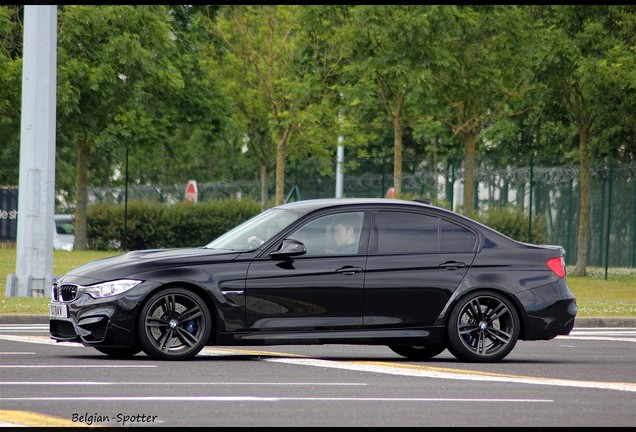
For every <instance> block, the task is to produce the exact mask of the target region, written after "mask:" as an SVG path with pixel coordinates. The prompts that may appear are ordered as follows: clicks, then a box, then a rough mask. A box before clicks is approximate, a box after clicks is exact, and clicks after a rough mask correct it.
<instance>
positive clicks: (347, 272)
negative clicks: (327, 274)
mask: <svg viewBox="0 0 636 432" xmlns="http://www.w3.org/2000/svg"><path fill="white" fill-rule="evenodd" d="M361 271H362V267H354V266H344V267H340V268H339V269H338V270H336V273H341V274H345V275H352V274H354V273H358V272H361Z"/></svg>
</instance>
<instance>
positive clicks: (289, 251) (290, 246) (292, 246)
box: [269, 239, 307, 258]
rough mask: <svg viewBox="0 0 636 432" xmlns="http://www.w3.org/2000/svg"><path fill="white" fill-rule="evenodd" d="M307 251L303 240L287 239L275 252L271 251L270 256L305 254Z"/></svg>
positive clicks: (285, 256)
mask: <svg viewBox="0 0 636 432" xmlns="http://www.w3.org/2000/svg"><path fill="white" fill-rule="evenodd" d="M306 253H307V248H306V247H305V245H304V243H303V242H300V241H298V240H294V239H285V240H283V243H282V244H281V245H280V248H279V249H278V250H276V251H274V252H271V253H270V254H269V256H271V257H272V258H281V257H283V258H287V257H293V256H299V255H304V254H306Z"/></svg>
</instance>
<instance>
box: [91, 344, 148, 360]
mask: <svg viewBox="0 0 636 432" xmlns="http://www.w3.org/2000/svg"><path fill="white" fill-rule="evenodd" d="M93 348H95V349H96V350H97V351H99V352H100V353H102V354H106V355H108V356H110V357H113V358H119V359H124V358H129V357H132V356H134V355H135V354H137V353H140V352H141V348H139V347H138V346H131V347H126V348H112V347H93Z"/></svg>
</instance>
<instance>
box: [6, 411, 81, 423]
mask: <svg viewBox="0 0 636 432" xmlns="http://www.w3.org/2000/svg"><path fill="white" fill-rule="evenodd" d="M0 419H2V420H0V426H3V425H4V424H6V426H8V427H20V426H26V427H33V426H47V427H68V426H75V427H84V426H86V427H88V426H87V425H85V424H82V423H77V422H73V421H71V420H65V419H61V418H59V417H53V416H48V415H44V414H39V413H33V412H29V411H16V410H0Z"/></svg>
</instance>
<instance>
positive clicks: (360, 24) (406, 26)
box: [344, 5, 444, 198]
mask: <svg viewBox="0 0 636 432" xmlns="http://www.w3.org/2000/svg"><path fill="white" fill-rule="evenodd" d="M443 12H444V10H443V8H441V7H436V6H414V5H408V6H353V7H352V8H351V22H350V25H349V26H348V27H346V28H345V29H344V31H345V32H347V33H346V35H347V38H348V39H349V42H348V44H347V47H348V49H349V53H348V56H350V57H351V58H352V61H351V63H350V64H349V65H348V66H346V67H345V68H346V70H348V72H349V73H350V76H351V77H352V78H351V80H352V81H351V84H350V87H351V88H352V90H351V91H352V92H353V93H354V94H353V95H352V96H349V98H350V99H357V100H369V95H372V96H373V97H375V98H377V100H378V102H379V104H380V106H381V107H382V109H383V110H384V111H385V113H386V118H387V119H388V120H389V121H390V124H391V126H392V129H393V188H394V191H395V197H396V198H399V197H400V193H401V189H402V152H403V149H402V147H403V145H402V144H403V137H404V128H405V125H407V124H408V123H409V121H410V119H411V118H412V116H413V111H417V110H418V107H417V102H418V101H419V100H420V99H421V98H422V97H425V95H426V94H427V90H428V87H429V86H430V85H431V82H430V80H431V73H430V65H431V63H432V62H434V61H435V60H436V56H438V55H439V49H440V47H439V45H437V44H436V42H437V40H436V39H435V36H434V33H435V30H434V29H435V26H436V25H438V24H439V23H440V21H438V19H440V18H441V17H442V15H443Z"/></svg>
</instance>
